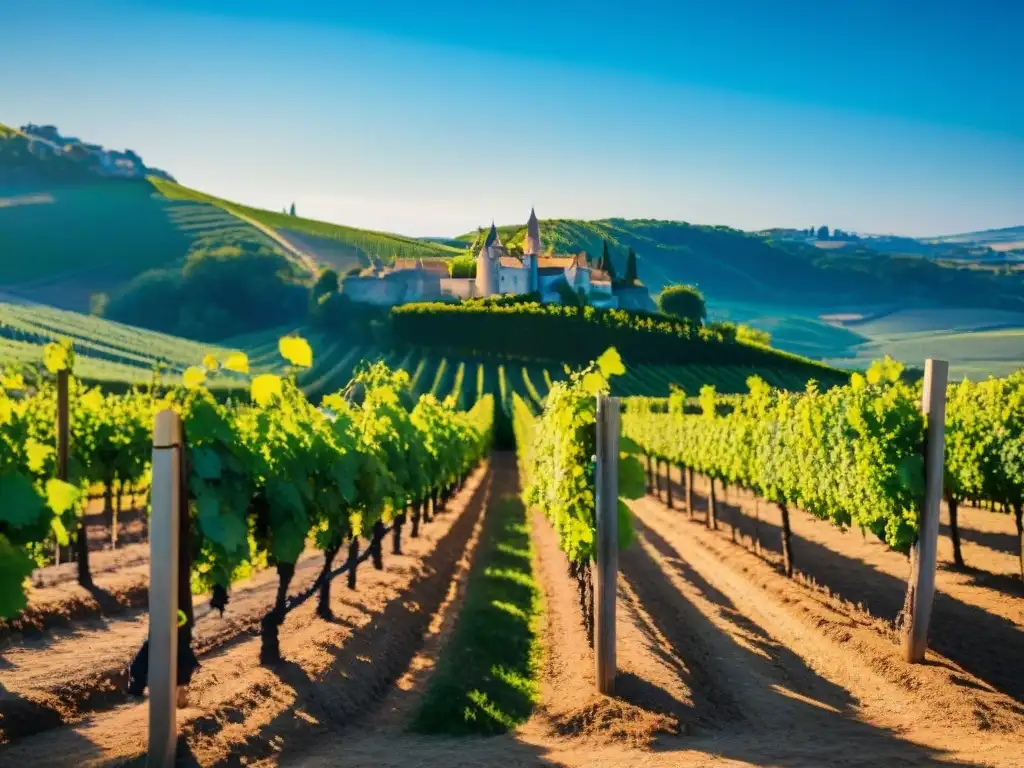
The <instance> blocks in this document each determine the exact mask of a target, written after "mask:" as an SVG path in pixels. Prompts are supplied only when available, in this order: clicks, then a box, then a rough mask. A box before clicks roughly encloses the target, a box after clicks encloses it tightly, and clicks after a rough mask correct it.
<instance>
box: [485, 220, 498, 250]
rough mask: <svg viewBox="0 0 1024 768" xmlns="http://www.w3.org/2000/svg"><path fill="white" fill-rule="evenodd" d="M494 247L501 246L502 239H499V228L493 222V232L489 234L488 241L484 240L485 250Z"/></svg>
mask: <svg viewBox="0 0 1024 768" xmlns="http://www.w3.org/2000/svg"><path fill="white" fill-rule="evenodd" d="M492 245H501V238H500V237H498V228H497V227H496V226H494V222H493V221H492V222H491V231H490V232H488V233H487V239H486V240H484V248H490V247H491V246H492Z"/></svg>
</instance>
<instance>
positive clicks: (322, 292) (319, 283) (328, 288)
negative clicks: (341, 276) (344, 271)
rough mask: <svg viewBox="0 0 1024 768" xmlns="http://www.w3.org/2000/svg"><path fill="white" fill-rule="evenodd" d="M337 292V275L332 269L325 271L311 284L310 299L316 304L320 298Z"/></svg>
mask: <svg viewBox="0 0 1024 768" xmlns="http://www.w3.org/2000/svg"><path fill="white" fill-rule="evenodd" d="M337 290H338V273H337V272H335V271H334V270H333V269H325V270H324V271H323V272H321V273H320V275H319V277H317V279H316V282H315V283H313V291H312V295H311V299H312V300H313V301H314V302H316V301H319V300H320V297H321V296H326V295H327V294H328V293H334V292H335V291H337Z"/></svg>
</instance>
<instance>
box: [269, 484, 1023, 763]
mask: <svg viewBox="0 0 1024 768" xmlns="http://www.w3.org/2000/svg"><path fill="white" fill-rule="evenodd" d="M635 513H636V520H637V523H636V527H637V532H638V537H637V541H636V542H635V543H634V544H633V545H632V546H631V547H630V549H628V550H627V551H625V552H623V553H621V555H620V566H621V572H620V588H619V596H618V599H619V602H618V610H617V632H618V646H619V647H618V650H619V654H618V663H619V669H620V674H619V677H618V679H617V681H616V685H617V694H618V696H617V698H608V697H603V696H600V695H598V694H596V693H595V692H594V670H593V655H592V653H591V651H590V650H589V648H588V647H587V644H586V638H585V634H584V632H583V628H582V625H581V623H580V621H579V609H578V604H577V595H576V591H575V586H574V584H573V582H572V581H571V580H569V578H568V577H567V574H566V566H565V559H564V556H563V555H562V554H561V553H560V552H559V551H558V548H557V543H556V540H555V537H554V534H553V531H552V530H551V528H550V525H549V524H548V523H547V522H546V521H545V520H544V519H543V518H542V517H541V516H540V515H538V514H536V513H534V516H533V536H534V544H535V548H536V560H535V569H536V572H537V576H538V579H539V580H540V582H541V584H542V585H543V589H544V605H545V624H546V630H545V635H544V646H545V665H544V670H543V676H542V704H541V706H540V707H539V709H538V711H537V712H536V713H535V715H534V716H533V717H532V718H531V720H530V721H529V722H528V723H527V724H526V725H524V726H523V727H521V728H520V729H519V730H518V731H517V732H516V733H513V734H508V735H505V736H501V737H495V738H490V739H483V738H478V739H443V738H426V737H419V736H414V735H409V734H405V733H402V732H401V729H400V728H398V729H396V728H394V727H393V726H394V723H392V724H391V725H390V726H389V728H387V729H385V730H384V731H382V732H379V733H373V732H370V733H365V732H364V727H363V726H362V725H361V726H360V728H359V729H358V731H357V732H352V731H348V732H343V733H341V734H339V736H338V737H337V738H336V739H334V740H332V741H330V742H329V743H325V744H323V745H318V746H317V748H316V749H314V750H311V751H307V752H304V753H299V754H295V755H293V756H291V757H290V758H287V759H283V760H281V761H280V763H278V761H277V760H276V759H269V760H267V761H265V762H264V763H261V764H263V765H268V766H269V765H277V764H281V765H296V766H298V765H301V766H306V767H307V768H326V766H333V765H338V764H343V765H346V766H353V767H354V766H366V768H370V767H371V766H373V767H382V766H503V767H507V768H517V767H518V766H555V765H558V766H624V765H629V766H684V765H707V764H712V763H713V764H714V765H716V766H718V765H721V766H739V765H744V766H747V765H766V764H771V765H806V766H821V765H871V766H879V765H935V764H955V765H1009V766H1012V765H1024V759H1018V758H1020V757H1021V756H1022V755H1024V741H1022V740H1021V738H1020V737H1019V736H1018V737H1014V736H1013V735H1012V734H1013V732H1014V730H1018V731H1019V730H1021V729H1022V728H1024V719H1022V717H1021V714H1020V713H1016V712H1015V711H1014V710H1013V706H1014V705H1013V702H1012V701H1011V700H1009V698H1008V697H1006V696H1004V695H1002V694H999V693H997V692H992V691H980V692H975V691H973V690H971V689H968V691H969V692H968V695H967V696H966V697H963V696H962V695H961V691H962V690H963V689H960V688H958V687H957V686H955V685H951V684H950V681H949V672H948V670H946V669H942V668H933V667H929V668H925V669H924V670H923V671H922V672H921V673H920V674H918V673H917V672H915V671H911V672H909V673H908V672H906V670H892V669H889V668H886V667H885V664H886V662H888V661H889V660H891V659H892V650H893V649H892V646H891V645H890V644H889V643H888V641H887V640H885V639H884V638H881V637H880V636H879V635H878V633H877V632H876V630H875V629H874V628H873V627H871V626H861V627H858V626H857V625H856V624H855V623H853V622H851V621H850V620H849V619H848V618H847V617H845V616H844V615H842V614H841V613H838V612H835V611H833V612H832V613H831V614H827V615H826V614H825V609H824V607H823V606H818V605H817V603H815V601H814V600H813V598H812V599H810V600H807V599H806V598H805V601H804V602H801V601H800V600H799V595H800V592H802V591H806V590H804V588H802V587H800V586H799V585H796V584H794V583H793V582H791V581H790V580H788V579H785V578H784V577H782V576H780V575H779V574H777V573H775V571H774V570H773V569H772V568H771V567H770V566H769V565H767V564H766V563H764V562H763V561H761V560H759V559H758V558H756V557H754V556H753V555H752V554H751V553H748V552H746V551H744V550H742V549H740V548H738V547H734V546H733V545H732V544H731V543H730V542H728V541H727V540H724V541H723V540H722V538H721V536H720V535H718V534H714V533H709V532H706V531H703V530H701V529H700V528H699V527H698V526H695V525H694V526H691V525H689V524H687V523H686V521H685V520H683V519H681V518H680V516H679V513H677V512H671V511H668V510H666V509H664V508H663V507H661V506H660V505H659V504H657V502H655V501H653V500H645V501H642V502H640V503H638V504H637V505H636V506H635ZM704 539H707V541H705V540H704ZM715 547H720V548H722V549H723V550H724V551H726V552H730V551H731V552H733V553H736V554H738V555H742V556H743V557H744V558H746V559H747V562H744V563H739V564H736V563H732V562H729V563H724V562H723V559H722V558H721V556H720V554H719V552H718V551H717V550H716V549H715ZM737 565H738V567H737ZM751 569H753V570H751ZM758 569H759V570H758ZM755 575H759V576H760V577H762V579H763V580H762V581H757V582H753V581H752V576H755ZM807 603H810V604H811V605H812V606H816V607H813V608H812V607H809V606H808V605H807ZM837 628H838V632H837ZM880 660H881V668H879V664H880ZM985 708H988V710H989V711H988V713H987V716H986V717H982V718H979V717H978V716H977V714H976V712H975V711H974V710H975V709H977V710H978V711H984V709H985ZM371 731H372V729H371Z"/></svg>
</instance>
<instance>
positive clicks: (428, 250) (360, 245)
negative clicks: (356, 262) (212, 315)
mask: <svg viewBox="0 0 1024 768" xmlns="http://www.w3.org/2000/svg"><path fill="white" fill-rule="evenodd" d="M151 182H152V184H153V186H154V187H156V189H157V191H158V192H160V193H161V194H162V195H164V196H165V197H168V198H170V199H172V200H194V201H196V202H202V203H210V204H212V205H216V206H219V207H221V208H223V209H224V210H226V211H228V212H238V213H240V214H242V215H243V216H247V217H249V218H251V219H253V220H255V221H258V222H259V223H260V224H263V225H265V226H268V227H272V228H273V229H281V230H290V231H293V232H300V233H302V234H305V235H312V236H314V237H321V238H326V239H329V240H336V241H339V242H342V243H345V244H346V245H348V246H349V247H351V248H354V249H356V250H357V251H360V252H362V253H364V254H366V255H367V256H375V257H377V258H379V259H382V260H384V261H392V260H394V259H416V258H423V259H430V258H434V259H436V258H451V257H452V256H457V255H458V254H460V253H463V251H462V250H461V249H458V248H453V247H451V246H449V245H443V244H441V243H434V242H428V241H423V240H417V239H415V238H412V237H404V236H402V235H395V234H390V233H387V232H372V231H370V230H365V229H356V228H354V227H345V226H342V225H340V224H328V223H326V222H322V221H315V220H313V219H304V218H302V217H301V216H290V215H288V214H286V213H277V212H274V211H265V210H262V209H260V208H249V207H248V206H244V205H239V204H237V203H232V202H230V201H227V200H222V199H220V198H217V197H213V196H212V195H207V194H204V193H202V192H197V191H195V190H192V189H188V188H187V187H183V186H181V185H179V184H174V183H173V182H169V181H164V180H162V179H151Z"/></svg>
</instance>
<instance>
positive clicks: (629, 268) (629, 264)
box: [626, 248, 637, 285]
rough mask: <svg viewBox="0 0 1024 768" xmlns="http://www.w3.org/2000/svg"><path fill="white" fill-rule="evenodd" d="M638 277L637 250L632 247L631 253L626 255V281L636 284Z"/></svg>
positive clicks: (629, 283)
mask: <svg viewBox="0 0 1024 768" xmlns="http://www.w3.org/2000/svg"><path fill="white" fill-rule="evenodd" d="M636 279H637V274H636V251H634V250H633V249H632V248H630V249H629V255H628V256H627V257H626V283H627V284H628V285H636Z"/></svg>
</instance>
